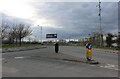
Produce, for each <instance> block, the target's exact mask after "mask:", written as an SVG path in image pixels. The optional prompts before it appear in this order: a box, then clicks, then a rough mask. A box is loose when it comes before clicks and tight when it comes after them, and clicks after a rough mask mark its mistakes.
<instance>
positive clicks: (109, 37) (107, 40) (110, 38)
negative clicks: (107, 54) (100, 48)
mask: <svg viewBox="0 0 120 79" xmlns="http://www.w3.org/2000/svg"><path fill="white" fill-rule="evenodd" d="M113 37H114V35H113V34H111V33H108V34H107V37H106V43H107V46H108V47H111V45H112V43H113V41H112V38H113Z"/></svg>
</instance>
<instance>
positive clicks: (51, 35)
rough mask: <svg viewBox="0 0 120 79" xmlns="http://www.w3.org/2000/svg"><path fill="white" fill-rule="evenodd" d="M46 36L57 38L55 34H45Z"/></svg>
mask: <svg viewBox="0 0 120 79" xmlns="http://www.w3.org/2000/svg"><path fill="white" fill-rule="evenodd" d="M46 38H57V34H46Z"/></svg>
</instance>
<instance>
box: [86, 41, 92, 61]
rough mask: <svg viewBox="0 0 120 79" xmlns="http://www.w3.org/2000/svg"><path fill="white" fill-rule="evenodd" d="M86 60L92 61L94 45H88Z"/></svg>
mask: <svg viewBox="0 0 120 79" xmlns="http://www.w3.org/2000/svg"><path fill="white" fill-rule="evenodd" d="M86 59H87V60H91V59H92V44H91V43H88V44H86Z"/></svg>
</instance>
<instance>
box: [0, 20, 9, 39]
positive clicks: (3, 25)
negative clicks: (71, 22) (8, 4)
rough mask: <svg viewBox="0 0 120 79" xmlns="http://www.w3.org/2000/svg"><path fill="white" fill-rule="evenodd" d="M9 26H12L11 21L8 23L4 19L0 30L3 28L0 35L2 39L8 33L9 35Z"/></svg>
mask: <svg viewBox="0 0 120 79" xmlns="http://www.w3.org/2000/svg"><path fill="white" fill-rule="evenodd" d="M9 27H10V24H9V23H7V22H6V21H2V24H1V27H0V30H1V32H0V37H1V39H2V40H3V39H4V38H5V37H7V35H8V31H7V30H8V29H9Z"/></svg>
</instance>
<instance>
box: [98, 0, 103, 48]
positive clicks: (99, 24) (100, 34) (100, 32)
mask: <svg viewBox="0 0 120 79" xmlns="http://www.w3.org/2000/svg"><path fill="white" fill-rule="evenodd" d="M98 7H99V14H98V16H99V21H100V24H99V26H100V47H101V46H102V39H103V37H102V27H101V2H100V0H99V5H98Z"/></svg>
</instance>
